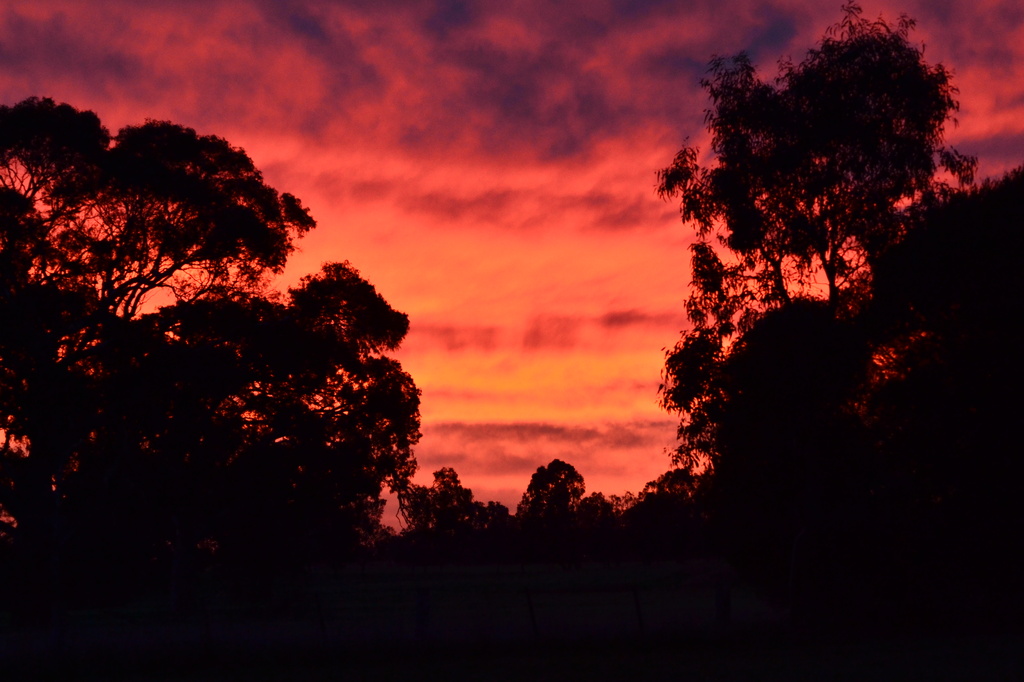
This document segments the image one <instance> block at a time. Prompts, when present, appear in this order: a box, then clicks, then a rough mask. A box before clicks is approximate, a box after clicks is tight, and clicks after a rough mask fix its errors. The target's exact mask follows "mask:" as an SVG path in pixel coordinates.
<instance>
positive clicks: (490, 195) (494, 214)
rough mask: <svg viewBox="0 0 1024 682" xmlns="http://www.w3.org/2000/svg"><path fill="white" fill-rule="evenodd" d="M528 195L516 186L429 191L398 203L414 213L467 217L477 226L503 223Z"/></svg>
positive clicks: (453, 219) (444, 217)
mask: <svg viewBox="0 0 1024 682" xmlns="http://www.w3.org/2000/svg"><path fill="white" fill-rule="evenodd" d="M528 198H529V197H528V196H527V193H526V192H523V191H517V190H489V191H485V192H483V193H480V194H475V195H471V196H461V195H458V194H456V193H454V192H443V191H430V192H426V193H423V194H408V195H404V196H402V197H401V198H400V199H399V200H398V205H399V206H401V207H402V208H404V209H406V210H407V211H411V212H414V213H423V214H427V215H431V216H435V217H437V218H441V219H442V220H450V221H466V222H470V223H473V226H474V227H476V226H478V225H479V224H480V223H481V222H483V223H498V224H501V223H502V222H503V216H505V215H507V214H510V213H511V212H512V211H511V209H513V208H514V207H516V206H517V205H522V202H523V201H525V200H527V199H528Z"/></svg>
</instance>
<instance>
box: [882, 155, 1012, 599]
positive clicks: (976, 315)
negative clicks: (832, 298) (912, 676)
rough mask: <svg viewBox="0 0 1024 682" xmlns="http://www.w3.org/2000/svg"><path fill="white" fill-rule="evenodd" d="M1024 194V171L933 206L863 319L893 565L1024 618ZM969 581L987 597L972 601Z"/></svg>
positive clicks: (885, 263) (890, 266)
mask: <svg viewBox="0 0 1024 682" xmlns="http://www.w3.org/2000/svg"><path fill="white" fill-rule="evenodd" d="M1022 197H1024V169H1021V168H1018V169H1016V170H1014V171H1012V172H1010V173H1008V174H1007V175H1006V176H1005V177H1003V178H1001V179H999V180H993V181H986V182H985V183H983V184H982V185H981V186H980V187H977V188H974V189H972V190H971V191H968V192H963V193H961V194H958V195H956V196H953V197H951V198H950V199H949V200H948V201H946V202H944V203H943V204H941V205H938V206H934V207H932V208H930V209H929V211H928V212H927V214H926V215H925V216H924V220H923V221H922V225H921V227H920V228H919V229H917V230H915V231H914V232H913V233H912V234H910V235H908V237H907V239H906V240H904V241H903V242H902V243H901V244H900V245H899V246H897V247H896V248H894V249H893V250H892V251H890V252H889V253H887V254H886V256H885V257H884V258H883V259H881V260H880V262H879V263H878V267H877V269H876V292H877V295H876V296H875V298H874V299H873V300H872V302H871V305H870V306H869V308H868V310H866V311H865V315H864V316H863V324H864V327H865V329H866V333H867V334H868V335H869V337H870V339H871V345H872V350H873V355H872V359H873V362H872V363H871V365H870V367H869V381H868V382H867V385H868V387H869V389H870V390H869V391H868V392H867V395H866V397H865V399H864V400H863V412H864V419H865V422H866V423H867V425H868V427H869V429H870V433H871V436H872V441H873V442H874V443H876V444H877V445H876V447H877V449H878V451H879V458H878V459H879V462H880V463H881V465H882V466H880V469H881V471H882V472H883V476H881V477H880V478H881V484H880V485H878V486H877V488H876V498H877V499H878V500H879V503H880V504H884V505H885V506H886V518H887V520H888V522H889V523H888V525H889V527H890V528H891V529H892V530H891V533H892V540H891V545H892V554H893V556H894V560H893V561H892V562H891V563H892V566H893V567H894V568H898V570H899V571H900V573H901V575H900V578H901V582H902V584H903V585H905V586H906V591H907V592H908V593H912V594H913V593H916V595H917V597H918V598H919V599H921V600H922V601H926V602H929V603H928V604H927V606H928V607H930V608H933V609H936V610H940V609H941V610H942V611H945V612H947V613H949V612H952V611H953V610H954V608H956V607H955V606H954V605H956V606H958V607H959V608H963V609H965V610H969V611H974V612H978V611H983V610H984V609H991V610H992V611H993V612H998V611H1000V610H1003V611H1004V612H1005V613H1017V614H1019V613H1020V607H1021V603H1022V599H1024V594H1022V590H1021V588H1020V579H1019V576H1020V572H1021V570H1022V568H1024V566H1022V562H1021V560H1020V557H1021V555H1022V553H1021V549H1022V548H1021V540H1020V538H1021V537H1022V532H1024V501H1022V496H1021V494H1020V487H1021V480H1022V477H1024V464H1022V460H1021V458H1020V457H1019V455H1018V452H1019V447H1020V446H1019V440H1020V435H1019V428H1018V423H1019V418H1018V414H1019V409H1020V400H1019V399H1017V398H1016V396H1018V395H1019V392H1020V387H1021V385H1022V384H1024V361H1022V359H1021V355H1020V352H1019V351H1018V349H1017V347H1016V345H1015V344H1014V343H1012V341H1011V342H1009V343H1008V341H1010V340H1012V339H1014V338H1016V337H1017V336H1018V332H1017V331H1016V326H1015V325H1016V321H1017V320H1019V319H1020V318H1021V316H1022V315H1024V302H1022V300H1021V297H1020V295H1019V292H1020V290H1021V288H1022V286H1024V275H1022V271H1021V268H1020V267H1019V257H1020V253H1021V251H1022V249H1024V233H1022V231H1021V229H1020V227H1021V225H1022V223H1024V199H1022ZM891 570H892V569H891ZM965 584H969V585H976V586H978V590H979V592H980V591H982V590H984V591H987V595H986V596H985V597H984V598H981V597H980V596H978V594H977V593H975V594H973V595H971V596H970V597H966V598H965V597H964V596H963V595H961V594H960V593H958V592H957V590H958V589H960V588H961V586H963V585H965ZM958 601H966V602H968V603H960V604H957V602H958ZM919 604H920V602H919ZM921 608H922V610H923V608H924V605H923V604H922V605H921Z"/></svg>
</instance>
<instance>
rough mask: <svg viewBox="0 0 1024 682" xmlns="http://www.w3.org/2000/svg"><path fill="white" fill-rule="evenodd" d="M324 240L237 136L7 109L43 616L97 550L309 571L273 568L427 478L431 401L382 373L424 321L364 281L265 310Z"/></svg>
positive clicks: (72, 112)
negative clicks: (247, 561) (275, 559)
mask: <svg viewBox="0 0 1024 682" xmlns="http://www.w3.org/2000/svg"><path fill="white" fill-rule="evenodd" d="M313 226H314V222H313V220H312V218H310V216H309V215H308V213H307V212H306V210H305V209H304V208H303V207H302V206H301V205H300V203H299V202H298V200H296V199H295V198H294V197H292V196H291V195H289V194H279V193H278V192H277V191H276V190H274V189H273V188H271V187H269V186H268V185H266V184H265V183H264V181H263V178H262V176H261V174H260V173H259V171H258V170H257V169H256V168H255V167H254V166H253V163H252V161H251V160H250V159H249V157H248V156H246V154H245V153H244V152H243V151H242V150H240V149H237V148H235V147H232V146H231V145H229V144H228V143H227V142H226V141H224V140H223V139H221V138H218V137H213V136H201V135H198V134H197V133H196V132H195V131H193V130H191V129H188V128H183V127H181V126H177V125H174V124H171V123H166V122H158V121H151V122H148V123H146V124H144V125H141V126H130V127H126V128H124V129H123V130H121V131H120V133H119V134H118V135H117V136H116V137H115V138H113V139H111V137H110V135H109V134H108V132H107V131H106V130H105V129H104V128H103V127H102V125H101V124H100V122H99V120H98V119H97V117H96V116H95V114H93V113H91V112H82V111H78V110H76V109H74V108H73V107H71V106H69V105H66V104H60V105H58V104H55V103H54V102H53V101H51V100H48V99H29V100H26V101H24V102H21V103H20V104H17V105H15V106H13V107H7V106H4V107H0V429H2V432H3V436H4V441H5V443H6V447H5V449H4V452H3V457H2V459H0V483H2V485H0V507H2V508H3V509H4V510H5V511H6V512H7V513H8V514H9V515H10V516H11V517H12V518H13V519H14V521H13V522H11V523H10V524H8V525H9V526H11V528H12V530H11V535H12V538H13V547H12V551H13V556H14V559H13V561H14V562H15V564H16V567H15V569H14V570H13V574H14V576H15V581H14V584H16V585H18V590H17V591H18V597H19V599H20V600H21V602H22V603H23V607H24V608H23V609H22V610H23V611H26V610H27V611H32V612H35V613H36V614H48V613H49V608H48V607H47V606H46V604H47V603H48V602H49V601H50V599H51V598H52V597H55V596H56V595H58V594H59V591H60V590H59V583H60V582H61V580H63V579H65V578H66V577H67V576H71V575H73V574H74V571H65V570H63V568H62V565H63V563H64V562H65V560H66V559H67V557H68V552H69V551H76V552H77V553H78V554H77V556H79V557H85V556H94V557H100V556H103V554H102V553H100V552H92V553H90V552H89V543H90V542H91V541H90V540H89V539H88V538H89V537H92V538H93V539H94V540H96V539H97V538H98V537H99V536H101V535H104V534H106V537H107V540H105V541H104V543H106V544H104V546H110V547H113V546H117V547H121V548H122V549H123V548H125V547H128V546H134V547H135V548H136V550H137V553H138V555H139V556H141V555H143V554H147V553H151V552H152V551H154V548H156V547H161V546H164V545H165V544H166V543H170V544H171V546H172V547H174V552H173V554H174V555H175V565H178V563H179V562H184V561H186V559H187V557H188V555H190V554H193V553H194V552H195V551H196V547H197V545H200V544H202V545H203V546H204V547H214V546H215V545H217V544H218V543H219V545H220V547H221V548H222V550H223V551H224V552H227V553H228V554H230V553H232V552H236V553H242V554H244V553H249V554H251V553H252V551H253V549H254V547H255V546H259V547H260V548H261V552H262V554H263V555H264V556H265V557H270V556H289V552H288V551H284V550H285V549H286V548H285V547H283V546H282V547H280V548H279V549H278V550H273V549H271V548H272V547H273V546H274V544H275V543H288V542H293V541H294V538H303V539H304V542H305V549H313V550H314V551H315V549H314V548H315V547H317V546H318V545H321V543H323V542H329V541H330V540H332V539H333V538H332V537H331V536H332V535H333V534H334V533H335V532H336V531H338V532H341V531H344V532H345V533H348V534H350V535H351V534H352V533H353V523H354V519H355V518H356V517H361V516H365V514H366V513H370V514H372V508H373V504H372V503H373V502H374V501H376V498H377V496H378V495H379V493H380V491H381V486H382V485H390V486H391V487H393V488H398V487H401V486H404V484H405V483H406V482H407V481H408V478H409V477H410V476H411V474H412V472H413V470H414V468H415V462H414V460H413V457H412V452H411V446H412V444H413V443H415V441H416V439H417V438H418V435H419V434H418V422H419V418H418V391H417V390H416V388H415V386H414V385H413V383H412V380H411V379H410V378H409V377H408V375H407V374H405V373H404V372H403V371H402V370H401V367H400V366H399V365H398V363H397V362H395V361H394V360H391V359H390V358H388V357H387V356H386V355H385V353H386V352H387V351H390V350H394V349H395V348H397V346H398V344H399V343H400V341H401V339H402V338H403V336H404V335H405V333H406V331H407V329H408V321H407V318H406V317H405V316H404V315H403V314H401V313H398V312H396V311H394V310H392V309H391V308H390V306H388V305H387V303H386V302H385V301H384V300H383V299H382V298H381V297H380V296H379V294H377V293H376V291H374V289H373V287H372V286H371V285H370V284H368V283H367V282H366V281H365V280H363V279H362V278H361V277H360V276H359V273H358V272H357V271H356V270H355V269H354V268H352V267H351V266H350V265H348V264H347V263H334V264H328V265H326V266H324V269H323V270H322V271H321V272H320V273H318V274H316V275H311V276H308V277H306V278H304V279H303V280H302V282H301V283H300V284H299V285H298V286H297V287H295V288H293V289H291V290H289V291H288V292H287V293H286V294H284V295H281V294H278V293H276V292H273V291H271V290H270V289H269V281H270V276H271V275H273V274H275V273H278V272H280V271H281V270H282V268H283V267H284V264H285V262H286V259H287V257H288V254H289V253H290V252H291V250H292V248H293V241H294V240H295V239H296V238H298V237H300V236H301V235H303V234H304V233H305V232H307V231H308V230H309V229H311V228H312V227H313ZM250 515H251V516H250ZM133 520H138V521H139V523H133V522H132V521H133ZM5 523H6V522H5ZM246 530H248V532H249V533H250V534H251V535H253V537H251V538H250V539H249V540H248V541H246V540H244V539H243V536H244V535H245V532H244V531H246ZM140 532H141V533H145V536H144V538H140V537H138V535H137V534H138V533H140ZM90 533H93V535H92V536H90ZM97 533H98V534H99V535H96V534H97ZM212 538H216V542H215V541H214V540H212ZM69 543H74V544H77V550H76V549H73V548H72V546H71V544H69ZM247 543H248V545H247V546H248V547H249V548H250V549H247V550H245V551H244V552H243V550H242V546H244V545H246V544H247ZM321 546H322V545H321ZM136 550H132V551H136ZM204 551H205V550H204ZM129 553H130V552H129ZM303 556H307V557H308V556H310V555H309V554H308V553H307V554H303ZM149 558H150V559H151V558H152V555H151V554H150V557H149ZM110 560H111V561H116V556H115V555H110ZM100 561H101V562H102V560H100ZM150 563H152V562H150ZM116 568H117V566H115V565H113V564H111V565H108V566H106V567H104V566H97V569H96V573H104V571H107V572H113V573H116ZM175 573H176V575H179V576H180V575H181V574H180V572H178V571H176V572H175ZM62 576H64V577H62Z"/></svg>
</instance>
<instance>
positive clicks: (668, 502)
mask: <svg viewBox="0 0 1024 682" xmlns="http://www.w3.org/2000/svg"><path fill="white" fill-rule="evenodd" d="M702 484H706V480H705V479H704V478H703V477H701V476H698V475H695V474H694V473H693V472H692V471H691V470H689V469H670V470H669V471H666V472H665V473H664V474H662V475H661V476H659V477H658V478H657V479H655V480H653V481H650V482H649V483H647V485H645V486H644V488H643V490H641V491H640V494H639V495H638V496H637V498H636V499H635V500H634V502H633V504H631V505H630V506H629V507H628V508H626V509H624V510H623V512H622V521H621V523H622V525H623V527H624V530H625V533H626V534H627V537H628V540H629V543H628V544H629V548H630V550H629V551H630V553H631V554H632V555H633V556H643V557H647V558H651V559H655V558H656V559H669V558H671V559H678V558H681V557H684V556H689V555H694V554H697V553H699V552H700V551H702V550H703V549H704V544H705V542H704V541H705V537H704V535H705V532H704V525H705V518H704V500H703V496H704V492H705V491H704V490H703V489H702Z"/></svg>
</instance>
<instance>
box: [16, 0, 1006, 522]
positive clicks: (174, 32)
mask: <svg viewBox="0 0 1024 682" xmlns="http://www.w3.org/2000/svg"><path fill="white" fill-rule="evenodd" d="M840 4H841V3H840V2H839V1H838V0H837V1H836V2H835V3H834V6H833V5H832V3H821V2H818V1H817V0H792V1H789V2H772V3H752V2H746V1H741V0H714V1H711V0H707V1H701V0H686V1H679V2H673V1H671V0H649V1H646V2H644V1H640V0H605V1H604V2H601V1H597V0H585V1H568V2H560V3H551V2H545V1H543V0H502V1H500V2H498V1H493V2H492V1H484V0H481V1H478V2H404V1H401V0H396V1H395V2H379V1H377V2H373V1H369V0H367V1H358V0H351V1H349V2H326V1H325V0H321V1H320V2H299V1H293V0H235V1H230V0H225V1H220V0H203V1H202V2H199V1H193V0H181V1H179V2H174V3H170V2H167V3H158V2H138V1H129V0H92V1H90V2H87V3H83V2H73V1H66V2H59V1H51V0H31V1H25V2H20V1H19V0H14V2H10V1H8V2H6V3H4V5H3V6H2V9H0V102H3V103H4V104H14V103H15V102H17V101H19V100H21V99H24V98H25V97H28V96H32V95H37V96H48V97H52V98H54V99H56V100H58V101H66V102H69V103H71V104H73V105H75V106H77V107H79V108H85V109H92V110H94V111H96V112H97V113H98V114H99V115H100V117H101V119H102V120H103V121H104V123H105V124H106V125H107V126H108V127H110V128H111V129H112V130H116V129H117V128H119V127H120V126H122V125H125V124H128V123H138V122H141V121H142V120H144V119H146V118H156V119H169V120H172V121H175V122H177V123H182V124H185V125H188V126H192V127H194V128H196V129H197V130H198V131H200V132H202V133H213V134H217V135H220V136H222V137H225V138H227V139H228V140H229V141H230V142H232V143H233V144H235V145H238V146H241V147H243V148H244V149H245V150H246V151H248V152H249V154H250V155H251V156H252V157H253V159H254V160H255V161H256V163H257V165H258V166H259V167H260V168H262V169H263V170H264V173H265V175H266V177H267V180H268V181H269V182H270V184H272V185H273V186H275V187H277V188H278V189H279V190H281V191H288V192H292V193H294V194H296V195H297V196H299V197H300V198H301V199H302V200H303V201H304V202H305V203H306V204H307V205H308V206H309V207H310V209H311V210H312V213H313V215H314V217H315V218H316V219H317V221H318V222H319V227H318V229H317V230H316V231H315V232H313V233H312V234H311V235H310V236H308V237H307V238H306V239H305V240H304V241H303V243H302V244H301V252H300V253H298V254H297V255H296V256H295V258H294V259H293V261H292V263H291V265H290V267H289V269H288V271H287V273H286V275H285V277H284V278H283V281H282V284H287V283H290V282H293V281H294V280H296V279H297V278H298V277H299V276H301V275H302V274H305V273H308V272H311V271H314V270H316V269H317V268H318V267H319V265H320V263H321V262H322V261H325V260H342V259H348V260H350V261H351V262H352V263H353V264H355V265H356V267H358V268H359V269H360V271H361V272H362V274H363V275H364V276H365V277H366V278H367V279H368V280H369V281H371V282H372V283H373V284H374V285H375V286H376V287H377V288H378V290H379V291H381V292H382V293H383V295H384V296H385V297H386V298H387V299H388V300H389V302H390V303H391V304H392V305H393V306H394V307H396V308H398V309H400V310H402V311H404V312H406V313H408V314H409V316H410V318H411V320H412V330H411V333H410V336H409V339H408V341H407V343H406V345H405V347H404V348H403V349H402V351H401V352H400V353H399V357H400V359H401V361H402V362H403V364H404V366H405V367H406V369H407V370H408V371H409V372H410V373H411V374H412V376H413V378H414V379H415V380H416V383H417V385H418V386H419V387H420V388H421V389H422V391H423V404H422V415H423V433H424V436H423V440H422V442H421V444H420V446H419V447H418V449H417V457H418V459H419V461H420V465H421V472H420V474H419V476H418V480H421V481H428V480H429V479H430V472H432V471H433V470H435V469H437V468H438V467H441V466H454V467H455V468H456V470H457V471H458V472H459V474H460V476H461V478H462V480H463V482H464V484H466V485H467V486H469V487H472V488H473V489H474V492H475V493H476V497H477V498H478V499H483V500H488V499H497V500H499V501H502V502H504V503H505V504H508V505H510V506H513V507H514V504H515V502H516V501H517V500H518V497H519V496H520V495H521V493H522V491H523V490H524V489H525V487H526V484H527V483H528V481H529V478H530V474H531V473H532V472H533V471H534V470H535V469H536V468H537V467H538V466H540V465H542V464H546V463H547V462H549V461H550V460H551V459H552V458H554V457H560V458H562V459H565V460H566V461H569V462H570V463H572V464H574V465H575V466H576V467H577V468H578V469H579V471H580V472H581V473H582V474H583V476H584V477H585V479H586V482H587V488H588V490H590V491H593V490H601V491H604V492H606V493H621V492H622V491H624V490H627V489H628V490H633V491H636V490H638V489H639V488H641V487H642V486H643V484H644V483H645V482H646V481H649V480H652V479H653V478H655V477H656V476H658V475H659V474H660V473H662V472H663V471H664V470H665V469H667V468H668V466H669V459H668V456H667V455H666V454H665V449H666V448H668V447H671V445H672V443H673V437H674V420H673V419H672V417H671V416H670V415H667V414H665V413H663V412H661V411H660V410H659V408H658V406H657V386H658V381H659V372H660V369H661V363H662V358H663V351H662V349H663V348H665V347H666V346H670V345H672V344H673V343H674V342H675V340H676V339H677V338H678V335H679V332H680V330H681V329H683V327H684V325H685V316H684V315H683V313H682V301H683V299H684V298H685V296H686V291H685V287H686V283H687V280H688V272H687V268H686V262H687V252H686V245H687V244H688V243H689V240H690V238H691V237H690V234H689V231H688V230H687V229H686V228H685V226H683V225H682V224H681V223H680V222H679V220H678V216H677V212H676V209H675V207H674V206H672V205H669V204H665V203H663V202H661V201H660V200H659V199H658V198H657V197H656V196H655V194H654V182H655V177H654V172H655V170H656V169H658V168H660V167H662V166H665V165H667V164H668V163H669V162H670V161H671V158H672V156H673V154H674V153H675V151H676V150H677V149H678V148H679V147H680V146H681V145H682V143H683V141H684V139H686V138H687V136H689V137H690V139H691V141H698V142H699V141H700V140H701V139H702V120H703V111H704V109H705V108H706V106H707V102H706V100H705V98H704V94H703V92H702V91H701V89H700V88H699V86H698V84H697V81H698V79H699V78H700V77H701V75H702V74H703V72H704V70H705V68H706V64H707V61H708V59H709V58H710V57H711V55H712V54H716V53H717V54H732V53H735V52H737V51H739V50H741V49H746V50H748V51H749V52H750V54H751V56H752V57H753V59H754V61H755V62H756V63H758V64H759V65H760V66H761V68H762V72H763V73H765V74H768V75H771V74H773V72H774V63H775V61H776V60H777V59H778V58H779V57H781V56H790V57H793V58H794V59H796V60H799V58H800V57H801V56H802V54H803V53H804V51H805V50H806V49H807V48H808V47H810V46H811V45H813V44H814V42H815V41H816V40H817V39H818V38H820V36H821V35H822V33H823V31H824V30H825V28H826V27H827V26H828V25H829V24H831V23H833V22H835V21H836V20H838V18H839V16H840V14H839V5H840ZM862 5H863V7H864V10H865V14H866V15H868V16H872V17H873V16H877V15H878V14H879V13H880V12H882V13H884V14H885V16H886V17H887V18H890V19H892V20H895V18H896V17H897V16H898V13H899V12H900V11H905V12H907V13H908V14H910V15H911V16H913V17H915V18H916V19H917V20H918V29H917V31H916V32H915V34H914V36H913V37H914V38H915V39H916V40H917V41H919V42H924V43H925V44H926V46H927V49H926V53H925V54H926V58H927V59H928V60H929V61H939V62H942V63H944V64H946V65H947V66H948V67H951V68H952V69H953V70H954V78H955V83H956V84H957V85H958V86H959V87H960V100H961V104H962V108H961V111H960V112H959V116H958V117H959V121H960V125H959V127H958V128H956V129H955V130H952V131H950V134H949V140H950V141H951V142H952V143H953V144H954V145H956V146H957V147H958V148H959V149H960V150H961V151H963V152H966V153H971V154H977V155H978V156H979V157H980V160H981V174H982V176H985V175H992V174H996V173H999V172H1002V171H1003V170H1006V169H1008V168H1010V167H1012V166H1015V165H1018V164H1019V163H1021V162H1024V9H1022V8H1021V6H1020V3H1019V2H1016V1H1010V2H990V1H985V0H982V1H980V2H978V1H976V2H972V3H961V2H956V1H955V0H941V1H940V0H929V1H925V0H916V1H914V2H906V3H902V4H897V3H894V2H863V3H862Z"/></svg>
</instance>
